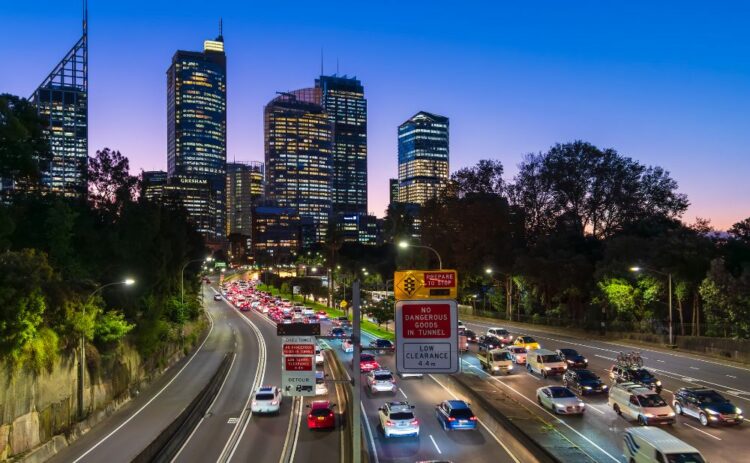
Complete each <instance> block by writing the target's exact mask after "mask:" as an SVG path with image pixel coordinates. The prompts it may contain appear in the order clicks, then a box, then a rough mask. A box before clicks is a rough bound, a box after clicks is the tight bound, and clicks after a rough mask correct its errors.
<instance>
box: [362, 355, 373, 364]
mask: <svg viewBox="0 0 750 463" xmlns="http://www.w3.org/2000/svg"><path fill="white" fill-rule="evenodd" d="M359 359H360V360H361V361H363V362H372V361H373V360H375V356H373V355H371V354H362V355H360V356H359Z"/></svg>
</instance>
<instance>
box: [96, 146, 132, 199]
mask: <svg viewBox="0 0 750 463" xmlns="http://www.w3.org/2000/svg"><path fill="white" fill-rule="evenodd" d="M88 176H89V178H88V180H89V196H88V198H89V202H90V203H91V206H92V207H93V208H94V209H99V210H104V211H107V212H110V213H112V214H119V213H120V212H121V211H122V208H123V206H124V204H125V203H127V202H132V201H133V200H134V198H135V197H136V195H137V193H138V183H139V180H138V177H136V176H134V175H130V162H129V161H128V158H126V157H125V156H123V155H122V154H120V152H119V151H113V150H110V149H109V148H104V149H101V150H98V151H97V152H96V156H95V157H93V158H90V159H89V168H88Z"/></svg>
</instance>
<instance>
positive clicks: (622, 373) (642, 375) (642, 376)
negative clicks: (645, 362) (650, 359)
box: [609, 365, 662, 394]
mask: <svg viewBox="0 0 750 463" xmlns="http://www.w3.org/2000/svg"><path fill="white" fill-rule="evenodd" d="M609 377H610V378H611V379H612V381H613V382H615V383H637V384H640V385H642V386H644V387H647V388H649V389H653V390H654V391H656V393H657V394H658V393H659V392H661V388H662V386H661V381H659V380H658V379H656V377H655V376H654V375H653V374H652V373H651V372H650V371H648V370H647V369H645V368H639V367H632V366H628V365H612V368H610V370H609Z"/></svg>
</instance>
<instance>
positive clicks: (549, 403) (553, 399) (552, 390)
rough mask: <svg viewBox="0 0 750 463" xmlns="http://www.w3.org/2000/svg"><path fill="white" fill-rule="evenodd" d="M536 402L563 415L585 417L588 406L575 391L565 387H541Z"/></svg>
mask: <svg viewBox="0 0 750 463" xmlns="http://www.w3.org/2000/svg"><path fill="white" fill-rule="evenodd" d="M536 400H537V402H539V405H541V406H542V407H544V408H548V409H550V410H551V411H552V412H554V413H556V414H561V415H583V412H584V411H586V404H584V403H583V401H582V400H581V399H579V398H578V397H577V396H576V395H575V394H574V393H573V391H571V390H570V389H568V388H567V387H563V386H547V387H540V388H539V389H537V390H536Z"/></svg>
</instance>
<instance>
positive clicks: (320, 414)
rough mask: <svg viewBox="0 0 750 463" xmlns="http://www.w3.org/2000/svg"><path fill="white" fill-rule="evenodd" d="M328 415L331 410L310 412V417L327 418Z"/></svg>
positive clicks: (320, 409) (322, 409)
mask: <svg viewBox="0 0 750 463" xmlns="http://www.w3.org/2000/svg"><path fill="white" fill-rule="evenodd" d="M329 413H331V410H329V409H327V408H314V409H313V410H312V411H311V412H310V414H311V415H312V416H327V415H328V414H329Z"/></svg>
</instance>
